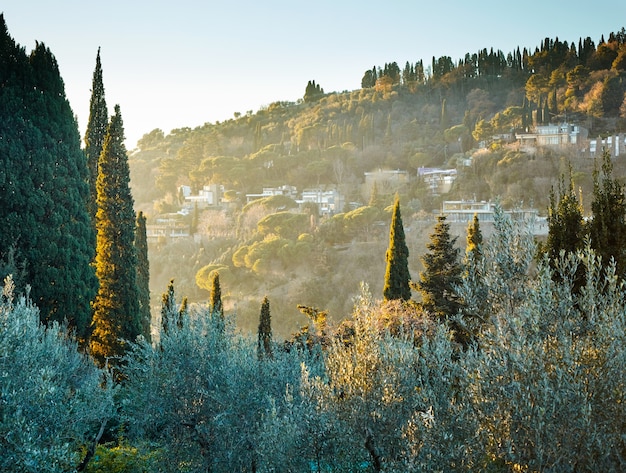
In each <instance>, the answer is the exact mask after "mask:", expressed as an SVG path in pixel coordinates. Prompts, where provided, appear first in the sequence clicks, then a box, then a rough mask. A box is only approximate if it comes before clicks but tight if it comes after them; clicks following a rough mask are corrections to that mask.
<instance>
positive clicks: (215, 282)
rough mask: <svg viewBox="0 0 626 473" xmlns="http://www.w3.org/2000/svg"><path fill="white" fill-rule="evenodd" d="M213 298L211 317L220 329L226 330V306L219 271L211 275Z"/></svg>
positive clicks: (211, 300)
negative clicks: (223, 302) (223, 303)
mask: <svg viewBox="0 0 626 473" xmlns="http://www.w3.org/2000/svg"><path fill="white" fill-rule="evenodd" d="M210 285H211V299H210V302H209V304H210V305H209V308H210V312H211V318H212V319H213V320H214V322H215V324H216V326H217V328H218V329H219V330H220V331H223V330H224V307H223V306H222V288H221V287H220V275H219V273H218V272H217V271H215V272H213V274H212V275H211V281H210Z"/></svg>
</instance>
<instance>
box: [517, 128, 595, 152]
mask: <svg viewBox="0 0 626 473" xmlns="http://www.w3.org/2000/svg"><path fill="white" fill-rule="evenodd" d="M587 135H588V131H587V129H586V128H584V127H581V126H579V125H573V124H571V123H561V124H560V125H539V126H536V127H534V129H533V131H530V132H526V133H516V134H515V138H516V139H517V141H518V142H519V143H520V145H521V146H522V147H534V146H565V145H578V146H582V145H583V144H584V141H585V140H586V139H587Z"/></svg>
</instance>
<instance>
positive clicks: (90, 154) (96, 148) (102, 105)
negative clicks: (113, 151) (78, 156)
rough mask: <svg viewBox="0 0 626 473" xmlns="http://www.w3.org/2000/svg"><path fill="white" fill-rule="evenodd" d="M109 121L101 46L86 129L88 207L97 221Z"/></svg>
mask: <svg viewBox="0 0 626 473" xmlns="http://www.w3.org/2000/svg"><path fill="white" fill-rule="evenodd" d="M108 123H109V112H108V110H107V104H106V100H105V98H104V84H103V82H102V64H101V63H100V48H98V54H97V56H96V68H95V69H94V71H93V81H92V86H91V100H90V102H89V121H88V122H87V130H86V131H85V154H86V155H87V168H88V169H89V196H90V197H89V201H88V209H89V214H90V215H91V218H92V219H93V221H94V228H95V221H96V212H97V210H98V205H97V199H98V191H97V190H96V181H97V179H98V160H99V159H100V153H102V146H103V145H104V138H105V136H106V133H107V127H108Z"/></svg>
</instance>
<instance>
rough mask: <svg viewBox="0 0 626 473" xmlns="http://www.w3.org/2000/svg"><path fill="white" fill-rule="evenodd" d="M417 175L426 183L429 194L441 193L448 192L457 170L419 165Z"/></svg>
mask: <svg viewBox="0 0 626 473" xmlns="http://www.w3.org/2000/svg"><path fill="white" fill-rule="evenodd" d="M417 175H418V177H419V178H420V179H422V180H423V181H424V182H425V183H426V185H427V186H428V188H429V189H430V193H431V195H441V194H447V193H448V192H450V189H451V188H452V184H453V183H454V181H455V180H456V175H457V172H456V169H439V168H425V167H420V168H418V169H417Z"/></svg>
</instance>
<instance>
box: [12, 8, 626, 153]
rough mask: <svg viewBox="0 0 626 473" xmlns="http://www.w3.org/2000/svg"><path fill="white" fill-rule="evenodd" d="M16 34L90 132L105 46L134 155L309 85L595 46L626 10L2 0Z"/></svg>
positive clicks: (340, 86) (338, 87)
mask: <svg viewBox="0 0 626 473" xmlns="http://www.w3.org/2000/svg"><path fill="white" fill-rule="evenodd" d="M2 3H3V5H2V6H0V12H3V13H4V18H5V21H6V23H7V26H8V29H9V33H10V34H11V35H12V36H13V37H14V38H15V40H16V41H17V42H18V43H19V44H20V45H22V46H24V47H25V48H26V50H27V51H29V52H30V51H31V50H32V49H33V48H34V46H35V41H36V40H38V41H41V42H44V43H45V44H46V46H48V47H49V48H50V49H51V50H52V52H53V53H54V55H55V56H56V58H57V61H58V63H59V67H60V70H61V75H62V76H63V79H64V81H65V89H66V94H67V97H68V99H69V101H70V103H71V105H72V109H73V110H74V113H75V114H76V115H77V117H78V121H79V126H80V129H81V134H82V133H84V128H85V124H86V121H87V118H88V114H89V97H90V89H91V80H92V74H93V69H94V66H95V58H96V53H97V50H98V47H101V59H102V67H103V75H104V86H105V91H106V99H107V104H108V106H109V110H110V111H111V112H112V110H113V106H114V105H115V104H119V105H120V106H121V110H122V117H123V119H124V125H125V129H126V135H127V147H128V148H129V149H132V148H134V146H135V144H136V142H137V140H138V139H139V138H140V137H141V136H142V135H143V134H144V133H147V132H149V131H151V130H153V129H154V128H161V129H162V130H163V131H164V132H165V133H169V132H170V131H171V130H172V129H173V128H179V127H185V126H188V127H192V128H194V127H196V126H199V125H202V124H203V123H206V122H215V121H216V120H219V121H222V120H225V119H229V118H232V117H233V114H234V112H241V113H242V114H243V113H245V112H246V111H248V110H253V111H257V110H258V109H259V108H260V107H262V106H265V105H268V104H270V103H271V102H274V101H278V100H287V101H296V100H297V99H298V98H301V97H302V96H303V94H304V89H305V87H306V84H307V82H308V81H309V80H315V81H316V82H317V83H318V84H320V85H321V87H323V88H324V90H325V91H326V92H331V91H343V90H354V89H358V88H359V87H360V84H361V78H362V76H363V73H364V72H365V70H367V69H370V68H371V67H372V66H374V65H376V66H383V65H384V63H386V62H392V61H396V62H397V63H398V65H399V66H400V67H401V68H402V67H404V64H405V63H406V61H410V62H412V63H414V62H416V61H418V60H420V59H423V60H424V65H425V66H426V65H427V64H430V61H431V59H432V57H433V56H436V57H440V56H443V55H446V56H450V57H452V59H453V60H454V61H457V60H458V59H459V58H461V57H463V56H464V55H465V53H467V52H469V53H474V52H477V51H478V50H480V49H482V48H485V47H486V48H491V47H493V48H494V49H495V50H497V49H501V50H502V51H503V52H504V53H505V54H507V53H508V52H510V51H513V50H514V49H515V48H516V47H517V46H519V47H520V48H523V47H527V48H529V49H531V50H534V48H535V47H536V46H539V45H540V42H541V41H542V40H543V38H545V37H550V38H555V37H558V38H559V39H560V40H561V41H564V40H567V41H568V42H570V43H571V42H574V43H576V44H578V39H579V38H580V37H583V38H585V37H587V36H589V37H591V39H592V40H593V41H594V42H595V43H596V44H597V43H598V41H599V40H600V37H601V35H603V34H604V35H605V37H608V34H609V33H610V32H617V31H619V30H620V29H621V28H622V27H624V26H626V2H622V1H617V2H609V3H602V4H594V3H593V2H592V3H590V2H588V1H584V2H582V1H569V2H557V1H553V0H542V1H538V0H527V1H525V2H517V3H516V2H502V1H496V0H476V1H467V0H449V1H446V2H434V1H428V2H425V1H421V0H413V1H399V0H387V1H385V2H383V1H381V0H377V1H369V0H362V1H353V0H335V1H331V0H313V1H311V0H309V1H306V2H301V1H297V0H291V1H288V0H269V1H265V2H259V1H250V0H227V1H222V2H217V1H213V0H209V1H199V0H178V1H174V2H172V1H167V2H166V1H162V0H152V1H147V0H108V1H105V2H94V1H91V0H81V1H78V0H57V1H49V0H8V1H7V0H5V1H3V2H2Z"/></svg>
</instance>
